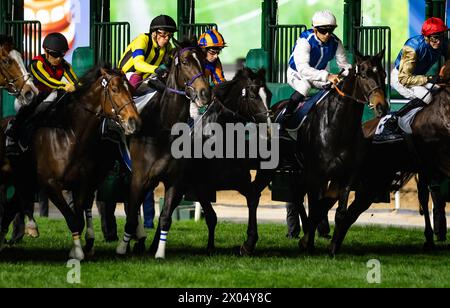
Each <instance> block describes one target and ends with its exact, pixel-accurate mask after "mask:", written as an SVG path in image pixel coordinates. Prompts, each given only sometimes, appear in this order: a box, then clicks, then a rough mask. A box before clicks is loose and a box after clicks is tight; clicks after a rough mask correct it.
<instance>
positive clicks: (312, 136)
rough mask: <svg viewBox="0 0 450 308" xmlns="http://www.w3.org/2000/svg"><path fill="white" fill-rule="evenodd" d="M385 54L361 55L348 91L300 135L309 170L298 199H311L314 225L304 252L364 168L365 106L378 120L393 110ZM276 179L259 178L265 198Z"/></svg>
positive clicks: (315, 114)
mask: <svg viewBox="0 0 450 308" xmlns="http://www.w3.org/2000/svg"><path fill="white" fill-rule="evenodd" d="M383 54H384V51H382V52H380V53H379V54H378V55H376V56H373V57H370V56H361V55H359V54H357V55H356V60H357V62H356V66H355V68H354V69H352V70H350V73H349V75H348V76H347V77H346V78H345V79H344V80H343V81H342V85H338V86H335V90H331V92H330V93H329V94H328V96H327V97H326V98H325V99H323V101H322V102H321V103H320V104H318V105H316V106H315V108H313V109H312V110H311V112H310V113H309V115H308V117H307V118H306V120H305V121H304V124H303V126H302V127H301V128H300V130H299V131H298V136H297V140H298V141H297V148H296V151H298V153H300V154H301V156H302V157H303V158H302V161H303V165H304V167H303V170H302V174H301V176H300V177H299V178H300V183H298V187H296V189H295V190H294V193H295V199H296V200H303V198H304V196H305V195H306V194H308V198H309V223H308V226H307V227H306V229H307V230H306V231H305V232H306V234H305V237H304V238H303V239H302V240H301V241H300V247H302V248H303V247H306V248H307V249H308V251H309V252H312V251H313V250H314V238H315V232H316V229H317V226H318V224H319V222H320V221H321V220H322V219H323V218H324V217H325V216H326V214H327V213H328V211H329V209H330V208H331V207H332V206H333V205H334V204H335V203H336V201H338V200H339V198H341V196H342V195H343V194H345V191H346V190H347V189H348V187H350V185H351V183H352V181H353V180H354V177H355V175H356V174H357V171H358V169H359V167H360V166H361V164H362V157H363V151H364V138H363V133H362V129H361V119H362V115H363V109H364V104H365V103H370V105H371V106H373V108H374V109H375V111H376V113H377V115H382V114H386V113H387V111H388V109H389V106H388V104H387V102H386V100H385V94H384V91H385V78H386V73H385V70H384V68H383V67H382V64H381V60H382V58H383ZM336 87H337V89H336ZM283 155H284V154H281V156H283ZM272 174H273V173H272ZM272 174H271V173H270V172H269V173H268V172H258V174H257V177H256V180H255V183H254V184H255V186H256V191H258V192H261V191H262V190H263V189H264V188H265V187H266V186H267V184H268V182H269V181H270V178H271V175H272ZM330 183H331V184H330ZM250 248H254V247H250Z"/></svg>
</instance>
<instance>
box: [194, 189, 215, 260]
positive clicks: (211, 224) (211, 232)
mask: <svg viewBox="0 0 450 308" xmlns="http://www.w3.org/2000/svg"><path fill="white" fill-rule="evenodd" d="M195 195H196V196H197V198H198V200H199V201H200V204H201V206H202V208H203V212H204V213H205V221H206V225H207V226H208V247H207V251H208V252H209V253H212V252H214V250H215V245H214V237H215V230H216V226H217V214H216V212H215V211H214V209H213V207H212V204H211V202H210V201H209V200H208V198H207V197H206V195H205V194H203V189H201V188H200V189H196V190H195Z"/></svg>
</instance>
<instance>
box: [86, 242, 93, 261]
mask: <svg viewBox="0 0 450 308" xmlns="http://www.w3.org/2000/svg"><path fill="white" fill-rule="evenodd" d="M84 251H85V252H86V254H87V255H88V256H89V257H93V256H94V239H88V240H86V246H84Z"/></svg>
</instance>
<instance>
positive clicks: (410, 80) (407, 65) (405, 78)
mask: <svg viewBox="0 0 450 308" xmlns="http://www.w3.org/2000/svg"><path fill="white" fill-rule="evenodd" d="M416 63H417V54H416V52H415V51H414V49H412V48H411V47H409V46H404V47H403V54H402V58H401V60H400V67H399V73H398V81H399V83H400V84H401V85H403V86H405V87H413V86H424V85H426V84H427V83H428V77H427V76H425V75H414V69H415V68H416Z"/></svg>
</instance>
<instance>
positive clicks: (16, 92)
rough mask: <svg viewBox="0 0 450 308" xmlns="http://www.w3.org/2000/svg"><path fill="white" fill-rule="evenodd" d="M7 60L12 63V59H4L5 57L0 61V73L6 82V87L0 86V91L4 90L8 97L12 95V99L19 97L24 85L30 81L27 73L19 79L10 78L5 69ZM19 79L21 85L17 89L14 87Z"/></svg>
mask: <svg viewBox="0 0 450 308" xmlns="http://www.w3.org/2000/svg"><path fill="white" fill-rule="evenodd" d="M8 60H9V61H14V60H12V59H5V57H4V58H1V59H0V71H1V73H2V75H3V78H4V79H5V81H6V86H0V89H6V91H7V92H8V94H9V95H12V96H14V97H19V96H20V93H22V90H23V88H24V87H25V84H26V83H27V82H28V80H30V78H31V74H30V73H27V74H23V75H21V76H19V77H16V78H14V76H12V75H11V74H10V73H9V71H8V69H7V65H8V63H7V61H8ZM20 79H23V84H22V86H21V87H20V89H19V88H17V87H16V82H17V81H18V80H20Z"/></svg>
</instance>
